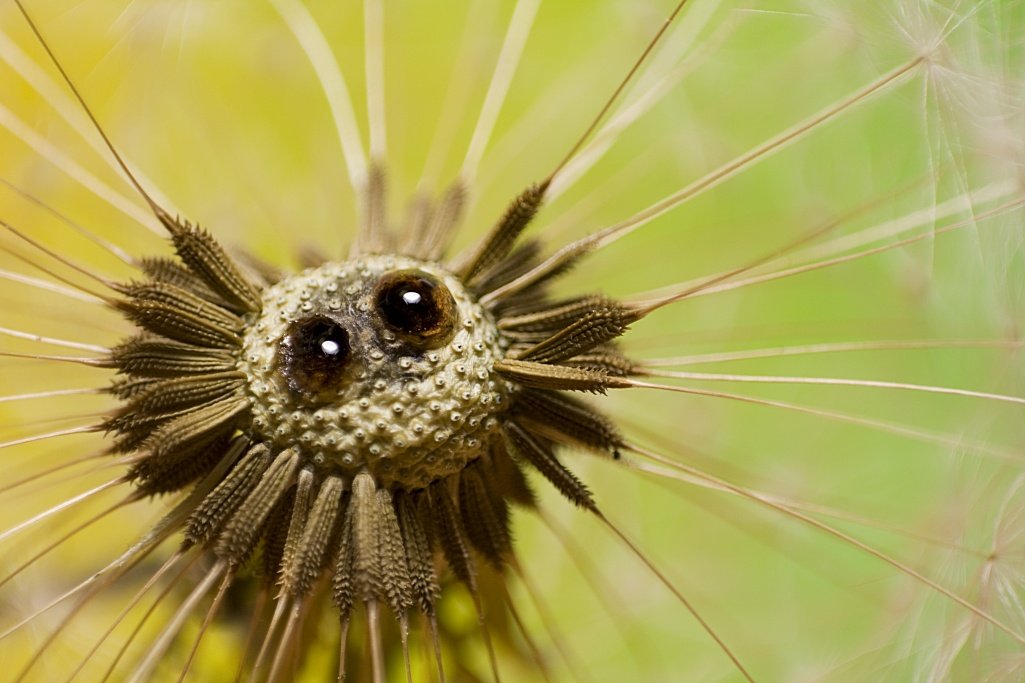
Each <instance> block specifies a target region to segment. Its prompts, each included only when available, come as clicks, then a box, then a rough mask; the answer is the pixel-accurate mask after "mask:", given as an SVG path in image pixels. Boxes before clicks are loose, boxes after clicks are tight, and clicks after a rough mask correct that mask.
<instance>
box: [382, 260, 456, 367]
mask: <svg viewBox="0 0 1025 683" xmlns="http://www.w3.org/2000/svg"><path fill="white" fill-rule="evenodd" d="M374 298H375V305H376V307H377V313H378V315H380V316H381V320H383V321H384V323H385V324H386V325H387V326H388V327H389V328H391V329H392V330H394V331H395V332H397V333H398V334H399V336H401V337H402V338H403V339H405V340H406V341H407V342H410V343H411V344H413V345H414V346H416V347H417V348H420V349H430V348H435V347H438V346H441V345H442V344H444V343H446V342H447V341H448V340H449V339H451V338H452V332H453V331H454V330H455V307H456V306H455V301H454V300H453V298H452V293H451V292H449V291H448V288H447V287H445V285H444V284H442V283H441V282H438V280H437V279H435V278H434V277H432V276H430V275H428V274H427V273H423V272H421V271H418V270H402V271H398V272H395V273H389V274H387V275H385V276H384V277H383V278H381V282H380V283H379V284H378V286H377V292H376V294H375V297H374Z"/></svg>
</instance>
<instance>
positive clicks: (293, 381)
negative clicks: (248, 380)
mask: <svg viewBox="0 0 1025 683" xmlns="http://www.w3.org/2000/svg"><path fill="white" fill-rule="evenodd" d="M278 354H279V355H278V357H279V359H280V364H281V365H280V367H281V372H282V374H283V375H284V377H285V380H286V381H287V382H288V388H289V389H291V390H292V391H294V392H297V393H301V394H305V395H311V394H312V395H317V394H322V393H324V392H329V391H333V390H336V389H338V388H340V387H341V385H342V382H343V380H344V376H345V370H346V368H347V367H348V365H349V361H350V359H351V356H352V348H351V346H350V345H349V333H348V332H347V331H346V330H345V328H344V327H342V326H341V325H339V324H338V323H337V322H335V321H334V320H332V319H331V318H328V317H325V316H320V315H317V316H311V317H309V318H303V319H302V320H297V321H296V322H294V323H292V324H291V325H290V326H289V328H288V334H286V335H285V338H284V339H283V340H282V341H281V347H280V348H279V350H278Z"/></svg>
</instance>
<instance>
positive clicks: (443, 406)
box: [239, 256, 511, 489]
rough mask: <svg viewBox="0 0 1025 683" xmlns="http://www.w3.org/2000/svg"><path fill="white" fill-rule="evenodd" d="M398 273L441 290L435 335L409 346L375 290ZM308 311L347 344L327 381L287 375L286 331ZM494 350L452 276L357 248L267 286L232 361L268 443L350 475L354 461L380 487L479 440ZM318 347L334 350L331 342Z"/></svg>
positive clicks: (462, 453) (495, 407) (498, 392)
mask: <svg viewBox="0 0 1025 683" xmlns="http://www.w3.org/2000/svg"><path fill="white" fill-rule="evenodd" d="M401 271H416V272H418V273H422V274H423V275H424V276H425V277H428V278H432V279H433V280H434V281H435V282H436V283H437V284H438V285H440V286H442V287H444V288H446V289H447V290H448V292H449V293H451V295H452V301H453V302H454V306H453V307H452V309H451V311H450V312H449V313H448V315H450V316H451V319H452V320H451V322H452V328H453V330H452V334H451V338H450V339H449V340H448V341H447V342H446V343H445V344H443V345H441V346H427V345H425V346H418V344H417V343H416V342H415V340H414V341H411V339H410V337H408V336H404V335H402V334H400V333H396V331H395V330H394V329H393V327H392V326H389V324H386V320H385V317H384V316H383V315H382V311H380V310H379V306H380V303H379V297H377V296H375V293H376V292H377V288H378V285H379V284H380V283H381V281H382V279H383V278H386V277H388V276H389V275H390V274H392V273H396V272H401ZM312 319H317V320H325V319H326V320H330V321H333V322H334V323H335V325H337V326H338V328H339V329H344V331H345V333H346V335H347V341H348V347H349V348H348V356H347V357H346V358H345V359H344V361H338V362H344V364H345V365H344V367H339V368H335V369H334V370H333V371H332V374H331V378H332V379H331V382H329V383H325V382H321V381H318V382H317V383H315V386H311V387H309V390H304V387H303V383H302V381H301V380H300V381H298V382H297V381H296V377H295V376H294V375H290V370H289V368H291V367H294V360H295V359H294V358H291V359H290V357H289V356H288V353H289V349H294V348H296V347H297V343H296V340H295V339H291V340H290V339H289V334H290V333H291V334H294V333H295V330H297V329H298V330H301V329H304V328H303V326H302V325H301V324H299V325H297V323H301V322H302V321H304V320H312ZM290 331H291V332H290ZM307 348H309V345H307ZM313 348H314V349H316V348H317V347H316V346H314V347H313ZM504 350H505V349H504V348H503V343H502V340H501V337H500V335H499V334H498V331H497V329H496V325H495V322H494V320H493V319H492V318H491V316H490V315H489V314H488V313H487V312H486V311H485V310H484V308H483V307H481V306H480V305H478V304H477V303H476V302H475V301H474V300H473V298H472V297H471V296H470V295H469V294H468V293H467V292H466V290H465V289H464V288H463V286H462V285H461V283H460V282H459V280H458V279H457V278H456V277H454V276H453V275H452V274H450V273H448V272H446V271H445V270H443V269H442V268H440V267H439V266H437V265H436V264H430V263H425V262H421V261H417V260H414V259H409V258H404V257H398V256H368V257H363V258H359V259H355V260H352V261H347V262H343V263H329V264H325V265H322V266H320V267H317V268H314V269H311V270H308V271H305V272H303V273H301V274H299V275H296V276H294V277H291V278H288V279H285V280H283V281H281V282H279V283H278V284H276V285H274V286H273V287H270V288H268V289H267V290H266V291H265V292H264V295H263V310H262V312H261V313H260V314H259V316H258V317H256V319H255V320H253V321H252V324H251V325H249V326H248V331H247V333H246V337H245V340H244V345H243V353H242V357H241V360H240V362H239V369H240V370H242V371H243V372H245V373H246V375H247V376H248V377H249V378H250V379H249V383H248V387H247V391H248V394H249V396H250V397H251V399H252V403H253V408H252V413H253V429H254V431H256V432H257V433H258V434H259V435H260V436H261V437H262V438H264V439H265V440H267V441H269V442H270V443H272V444H273V446H274V448H275V449H284V448H295V449H297V450H298V452H299V453H301V454H302V457H303V460H304V462H306V463H310V464H313V465H315V466H317V467H320V468H322V469H324V470H325V471H333V472H340V473H342V474H344V475H348V476H349V477H351V476H355V474H357V473H358V472H360V471H363V470H366V471H369V472H370V473H371V474H372V475H373V476H374V478H375V480H377V481H378V482H380V483H381V484H382V485H384V486H385V487H388V488H402V489H416V488H423V487H425V486H427V485H428V484H430V483H431V482H432V481H435V480H437V479H439V478H441V477H445V476H448V475H451V474H454V473H456V472H458V471H460V470H461V469H462V468H463V467H464V466H465V465H466V464H467V463H468V462H471V461H472V460H474V459H476V458H477V457H479V455H480V454H481V452H482V451H483V449H484V448H485V447H486V444H487V441H488V437H489V435H490V434H491V433H492V432H494V431H495V430H496V429H497V428H498V419H497V416H498V415H499V414H500V413H501V412H502V411H503V410H504V409H505V406H506V405H507V403H508V402H509V401H508V399H509V395H510V393H511V385H510V384H509V383H508V382H507V381H505V380H503V379H502V378H500V377H498V376H497V375H495V374H494V373H493V372H492V366H493V364H494V363H495V362H496V361H497V360H500V359H501V358H502V357H503V355H504ZM323 351H324V353H328V354H330V353H332V352H336V348H335V345H333V344H331V343H328V345H327V346H324V347H323ZM290 360H291V361H292V362H291V363H290V362H289V361H290Z"/></svg>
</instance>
